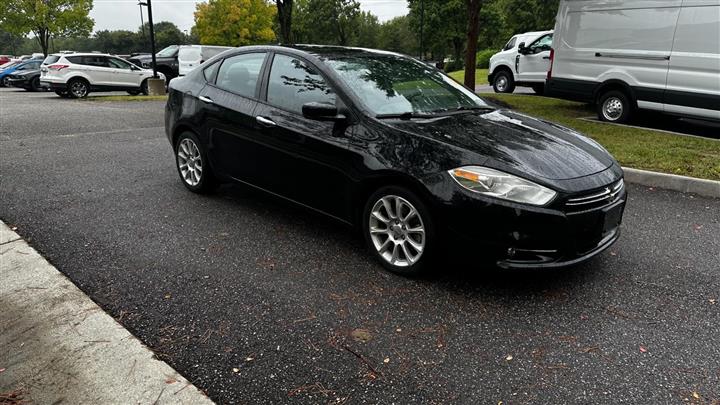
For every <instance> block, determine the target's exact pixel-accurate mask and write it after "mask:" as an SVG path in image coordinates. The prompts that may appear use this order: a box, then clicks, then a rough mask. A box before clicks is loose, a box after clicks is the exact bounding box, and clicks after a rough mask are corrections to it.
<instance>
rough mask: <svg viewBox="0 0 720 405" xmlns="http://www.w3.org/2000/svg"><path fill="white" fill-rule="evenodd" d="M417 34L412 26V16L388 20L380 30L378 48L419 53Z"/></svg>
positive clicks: (411, 53)
mask: <svg viewBox="0 0 720 405" xmlns="http://www.w3.org/2000/svg"><path fill="white" fill-rule="evenodd" d="M417 38H418V37H417V36H416V35H415V33H414V32H413V29H412V28H411V27H410V17H408V16H406V15H405V16H400V17H395V18H393V19H392V20H389V21H386V22H385V23H383V24H382V25H381V26H380V29H379V31H378V45H377V46H378V48H380V49H385V50H388V51H392V52H399V53H404V54H406V55H417V52H418V48H419V47H418V41H417Z"/></svg>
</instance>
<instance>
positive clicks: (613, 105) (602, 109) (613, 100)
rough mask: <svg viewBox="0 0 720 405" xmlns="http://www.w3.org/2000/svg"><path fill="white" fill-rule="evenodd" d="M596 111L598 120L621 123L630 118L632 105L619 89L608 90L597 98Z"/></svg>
mask: <svg viewBox="0 0 720 405" xmlns="http://www.w3.org/2000/svg"><path fill="white" fill-rule="evenodd" d="M597 113H598V118H599V119H600V121H605V122H613V123H617V124H621V123H625V122H628V121H629V120H630V117H631V116H632V113H633V106H632V104H631V103H630V98H629V97H628V96H627V95H626V94H625V93H623V92H622V91H620V90H610V91H606V92H604V93H603V94H602V95H601V96H600V97H599V98H598V103H597Z"/></svg>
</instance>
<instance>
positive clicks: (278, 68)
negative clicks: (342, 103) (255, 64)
mask: <svg viewBox="0 0 720 405" xmlns="http://www.w3.org/2000/svg"><path fill="white" fill-rule="evenodd" d="M267 101H268V103H270V104H272V105H275V106H277V107H280V108H282V109H285V110H288V111H292V112H297V113H301V112H302V105H303V104H305V103H309V102H313V101H315V102H320V103H329V104H333V105H334V104H335V94H334V93H333V91H332V89H330V86H328V85H327V83H325V80H324V79H323V78H322V76H320V74H319V73H318V72H316V71H315V69H313V68H312V67H310V66H309V65H307V64H306V63H305V62H303V61H301V60H298V59H295V58H292V57H290V56H285V55H275V58H274V59H273V64H272V69H271V70H270V80H269V82H268V95H267Z"/></svg>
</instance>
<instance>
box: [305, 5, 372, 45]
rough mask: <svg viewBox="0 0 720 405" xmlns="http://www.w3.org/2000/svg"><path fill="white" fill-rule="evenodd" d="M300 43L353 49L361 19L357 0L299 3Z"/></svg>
mask: <svg viewBox="0 0 720 405" xmlns="http://www.w3.org/2000/svg"><path fill="white" fill-rule="evenodd" d="M295 4H296V6H297V7H296V8H295V27H296V29H295V31H294V32H295V39H296V41H297V42H303V43H314V44H330V45H342V46H346V45H350V44H351V42H352V40H353V39H354V37H355V29H356V28H357V27H358V23H359V16H360V3H358V2H357V1H356V0H296V3H295Z"/></svg>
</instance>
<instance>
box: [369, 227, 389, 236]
mask: <svg viewBox="0 0 720 405" xmlns="http://www.w3.org/2000/svg"><path fill="white" fill-rule="evenodd" d="M370 233H372V234H375V235H377V234H386V233H388V230H387V228H386V229H380V228H370Z"/></svg>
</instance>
